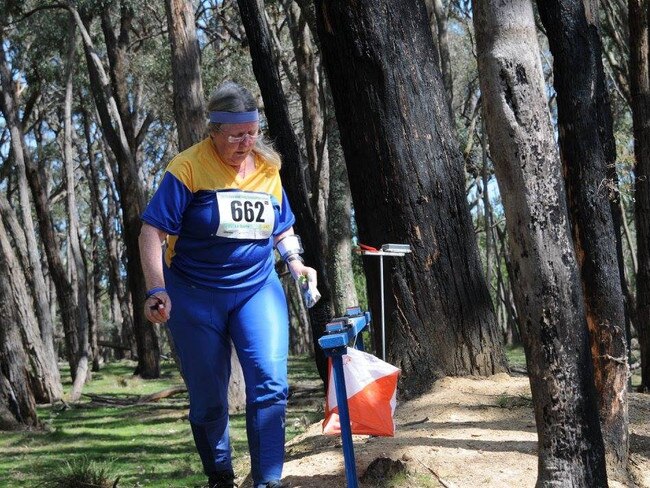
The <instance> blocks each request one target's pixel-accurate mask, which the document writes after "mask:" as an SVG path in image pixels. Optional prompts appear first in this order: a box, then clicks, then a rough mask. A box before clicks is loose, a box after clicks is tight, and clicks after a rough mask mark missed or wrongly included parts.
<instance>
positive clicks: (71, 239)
mask: <svg viewBox="0 0 650 488" xmlns="http://www.w3.org/2000/svg"><path fill="white" fill-rule="evenodd" d="M69 17H70V20H69V22H68V36H69V40H68V53H67V60H66V69H65V83H66V87H65V101H64V105H63V126H64V129H63V132H64V135H63V162H64V166H63V169H64V178H65V187H66V210H67V213H68V226H67V230H68V251H69V257H70V258H71V259H69V260H68V272H69V275H70V287H71V289H72V290H71V291H72V293H73V294H74V297H75V300H74V301H75V309H76V313H77V315H78V318H77V320H76V322H75V325H76V330H75V331H74V333H75V334H76V335H77V345H78V348H79V349H78V350H77V351H75V354H76V355H77V358H76V366H77V369H76V370H75V371H74V374H73V375H72V377H73V378H74V382H73V384H72V389H71V391H70V399H71V400H73V401H74V400H77V399H78V398H79V397H80V396H81V390H82V388H83V385H84V384H85V383H86V381H87V380H88V379H89V376H88V375H89V373H90V368H89V363H90V360H91V358H90V333H89V327H90V324H89V323H88V322H89V317H88V283H87V281H86V265H85V263H84V259H83V257H82V254H81V252H82V251H81V243H80V236H79V213H78V209H77V197H76V191H75V183H76V181H75V177H74V162H73V160H72V91H73V76H74V63H75V58H76V41H75V38H76V36H75V22H74V18H73V16H72V14H69ZM48 242H49V243H50V244H54V243H55V242H56V241H48Z"/></svg>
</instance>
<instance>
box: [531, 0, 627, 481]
mask: <svg viewBox="0 0 650 488" xmlns="http://www.w3.org/2000/svg"><path fill="white" fill-rule="evenodd" d="M538 9H539V12H540V15H541V18H542V22H543V23H544V26H545V28H546V33H547V36H548V41H549V45H550V48H551V52H552V53H553V75H554V77H553V79H554V85H555V91H556V93H557V105H558V130H559V133H560V138H559V139H560V153H561V159H562V165H563V168H564V174H565V180H566V192H567V201H568V207H569V218H570V224H571V229H572V234H573V244H574V247H575V253H576V257H577V261H578V267H579V269H580V274H581V279H582V285H583V290H584V301H585V313H586V317H587V326H588V327H589V336H590V343H591V357H592V361H593V363H594V378H595V382H596V390H597V392H598V398H599V405H598V407H599V414H600V421H601V429H602V432H603V440H604V441H605V452H606V455H607V464H608V467H609V468H610V474H619V475H620V474H623V473H625V469H626V465H627V456H628V445H629V442H628V433H627V423H628V414H627V373H628V366H627V344H626V342H625V308H624V302H623V293H622V291H621V280H620V274H619V266H618V256H617V251H616V235H615V232H614V224H613V219H612V212H611V208H610V201H609V195H610V192H612V193H614V192H615V191H616V188H615V187H614V185H615V183H616V182H615V181H611V180H610V178H609V176H610V175H608V169H607V165H608V161H607V157H606V151H607V147H606V144H607V143H608V141H609V140H611V141H613V135H612V132H611V124H610V125H609V129H610V130H609V137H608V138H607V137H603V135H601V134H600V133H599V132H600V127H599V121H600V120H599V119H600V118H601V110H599V100H598V98H597V97H598V96H599V95H601V93H599V90H598V89H597V87H598V85H599V79H600V80H602V78H603V77H604V74H603V65H602V61H601V47H600V38H599V37H598V32H597V28H596V27H595V26H593V25H589V24H588V23H587V17H586V16H585V7H584V5H583V3H582V1H581V0H544V1H541V2H540V1H538ZM592 31H595V32H594V33H593V34H592ZM594 87H596V89H594ZM606 107H607V110H606V111H605V113H603V114H602V115H603V116H608V114H609V103H608V102H607V103H606ZM610 163H614V161H611V162H610Z"/></svg>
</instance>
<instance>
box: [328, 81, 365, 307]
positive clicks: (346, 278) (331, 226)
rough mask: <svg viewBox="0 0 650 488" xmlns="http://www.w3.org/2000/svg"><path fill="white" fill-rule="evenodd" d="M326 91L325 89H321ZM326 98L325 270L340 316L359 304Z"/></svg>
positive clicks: (335, 134)
mask: <svg viewBox="0 0 650 488" xmlns="http://www.w3.org/2000/svg"><path fill="white" fill-rule="evenodd" d="M325 89H326V90H328V91H329V88H328V87H325ZM327 99H328V104H327V105H328V111H327V112H328V114H330V115H329V120H328V121H327V145H328V148H329V158H330V194H329V204H328V206H327V233H328V236H329V237H328V242H329V245H328V248H327V251H328V254H327V269H328V271H329V280H330V283H331V285H332V304H333V306H334V312H335V313H336V315H338V316H340V315H343V314H344V313H345V309H346V308H347V307H352V306H356V305H359V298H358V297H357V290H356V288H355V286H354V273H353V271H352V269H353V267H352V195H351V193H350V181H349V180H348V173H347V168H346V166H345V159H344V157H343V151H342V149H341V138H340V135H339V128H338V125H337V124H336V117H335V116H334V102H333V101H332V100H331V96H328V97H327Z"/></svg>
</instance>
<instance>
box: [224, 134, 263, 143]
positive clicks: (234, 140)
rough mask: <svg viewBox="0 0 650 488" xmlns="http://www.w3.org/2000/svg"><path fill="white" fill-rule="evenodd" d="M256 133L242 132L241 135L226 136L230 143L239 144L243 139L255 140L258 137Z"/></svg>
mask: <svg viewBox="0 0 650 488" xmlns="http://www.w3.org/2000/svg"><path fill="white" fill-rule="evenodd" d="M259 136H260V135H259V133H258V134H244V135H243V136H237V137H235V136H228V142H229V143H231V144H241V143H242V142H244V140H245V139H250V140H251V141H252V142H255V141H256V140H257V138H258V137H259Z"/></svg>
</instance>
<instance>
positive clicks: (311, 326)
mask: <svg viewBox="0 0 650 488" xmlns="http://www.w3.org/2000/svg"><path fill="white" fill-rule="evenodd" d="M0 8H1V12H0V13H1V15H0V18H1V19H2V20H1V23H2V25H1V30H0V41H1V47H2V49H0V79H1V82H2V98H1V99H0V110H1V112H2V113H1V115H2V118H0V124H1V125H0V129H1V131H0V155H1V158H2V159H1V162H0V164H1V166H0V215H1V217H2V218H1V219H0V264H1V265H2V268H3V272H2V273H1V274H0V307H1V310H2V312H3V313H2V314H1V315H2V320H1V321H0V325H1V327H0V418H1V419H2V428H3V429H15V428H24V427H25V426H27V427H31V428H38V427H39V426H42V422H41V421H40V420H39V417H38V414H37V408H36V405H37V404H49V405H53V404H56V403H57V402H60V401H62V400H65V401H66V402H76V401H78V400H79V399H80V398H81V396H82V393H83V392H84V388H87V385H89V384H90V383H91V382H92V376H93V373H94V372H98V371H100V370H101V369H102V367H103V365H105V364H108V363H110V362H112V361H114V360H120V359H124V358H126V359H132V360H134V361H136V364H137V366H136V368H135V374H137V375H138V376H139V377H140V378H142V379H144V380H148V379H156V378H158V377H160V374H161V357H163V358H165V357H173V350H172V349H173V348H172V346H171V344H170V343H169V339H168V337H167V335H166V333H165V329H164V328H162V327H151V325H150V324H147V323H146V322H145V320H144V317H143V315H142V310H141V306H140V305H141V301H142V297H143V296H144V293H145V287H144V282H143V278H142V275H141V273H140V264H139V254H138V249H137V237H138V233H139V226H140V220H139V216H140V214H141V212H142V210H143V208H144V205H145V204H146V201H147V200H148V198H149V197H150V196H151V194H152V192H153V191H154V190H155V188H156V185H157V183H158V182H159V181H160V178H161V177H162V174H163V172H164V168H165V166H166V164H167V162H168V161H169V160H170V159H171V158H172V157H173V155H174V154H176V153H177V152H178V151H179V150H181V149H183V148H185V147H188V146H189V145H191V144H192V143H195V142H196V141H198V140H199V139H200V138H201V137H202V135H203V132H204V128H205V112H204V107H205V98H206V96H207V95H208V94H209V92H210V91H211V90H212V89H213V88H214V87H216V86H218V85H219V84H220V83H221V82H223V81H224V80H228V79H233V80H236V81H238V82H240V83H242V84H243V85H246V86H249V87H251V88H252V89H253V91H255V93H256V94H258V96H259V104H260V108H262V109H263V110H264V114H265V119H264V123H263V126H264V127H263V128H264V130H265V132H266V133H267V135H268V136H269V137H270V138H271V139H272V140H273V142H274V143H275V145H276V147H277V149H278V150H279V151H280V153H281V154H282V156H283V159H284V165H283V169H282V177H283V181H284V185H285V187H286V189H287V193H288V194H289V197H290V200H291V202H292V205H293V207H294V208H295V211H296V214H297V216H298V224H297V229H298V231H299V233H300V234H301V235H302V237H303V242H304V243H305V249H306V253H305V258H306V260H307V261H308V262H309V263H313V264H314V265H315V266H316V267H317V269H318V271H319V274H320V281H319V287H320V289H321V292H322V294H323V299H322V300H321V302H320V303H319V304H318V305H317V306H316V307H314V308H313V309H311V310H306V309H305V308H304V306H303V304H302V301H301V299H300V293H299V290H298V289H297V288H296V286H295V284H293V283H292V282H291V280H289V279H285V280H284V286H285V290H286V292H287V299H288V306H289V310H290V312H291V352H292V354H295V355H300V354H314V356H315V360H316V364H317V366H318V371H319V373H320V375H321V378H324V377H325V374H326V370H325V361H324V357H323V355H322V353H320V351H319V350H318V348H316V350H315V351H314V347H313V344H314V337H318V336H320V335H321V334H322V333H323V328H324V325H325V324H326V323H327V321H328V320H330V319H331V318H332V317H334V316H336V315H340V314H342V313H343V312H344V311H345V309H346V307H348V306H352V305H357V304H360V305H361V306H362V307H364V308H366V307H368V308H370V309H371V310H372V312H373V316H374V317H379V316H380V307H379V293H378V290H379V287H380V284H379V273H378V267H377V262H376V260H373V259H370V258H362V257H361V255H360V254H359V253H357V252H354V251H355V250H354V249H353V247H354V246H353V243H358V242H363V243H364V244H368V245H371V246H380V245H381V244H384V243H387V242H404V243H408V244H410V245H411V247H412V248H413V254H412V255H410V256H408V257H406V258H405V259H403V260H387V261H386V266H387V271H386V279H385V283H384V285H385V286H386V297H387V300H386V312H387V314H386V317H387V319H386V327H387V340H386V349H387V357H388V359H389V360H390V361H391V362H393V363H395V364H397V365H398V366H399V367H400V368H401V369H402V372H403V376H402V380H401V382H400V395H401V396H402V398H405V399H409V398H414V397H417V396H418V395H421V394H422V393H424V392H426V391H428V389H429V388H430V387H431V386H432V385H433V383H434V381H435V380H436V379H439V378H441V377H443V376H445V375H454V376H458V375H490V374H494V373H499V372H503V371H506V370H507V365H506V361H505V355H504V346H512V345H517V344H523V346H524V348H525V350H526V355H527V363H528V370H529V374H531V386H532V396H533V402H534V407H535V413H536V421H537V429H538V434H539V436H540V440H541V441H542V448H541V449H540V457H541V458H542V459H545V460H547V461H548V466H547V467H546V468H544V466H542V467H540V473H539V476H540V479H541V480H543V481H544V480H546V481H545V482H549V483H551V482H552V480H553V476H557V474H555V475H554V474H553V472H554V471H555V470H557V469H558V466H557V465H555V464H554V463H555V462H556V461H557V459H558V458H563V459H564V458H568V459H571V461H572V462H571V463H568V466H565V465H563V466H562V467H561V468H560V469H559V471H557V472H560V473H562V476H564V478H563V479H564V480H566V479H575V480H578V481H577V483H578V484H580V483H586V485H585V486H596V485H599V486H600V485H601V484H602V481H603V480H604V479H605V474H604V469H605V468H604V466H605V459H607V466H608V469H610V472H611V473H620V472H625V469H626V463H627V454H628V451H627V449H628V444H629V442H628V436H627V406H626V398H625V392H626V391H627V389H628V388H629V385H628V372H629V370H630V368H631V369H641V375H640V380H639V384H638V385H635V386H637V387H638V388H640V389H641V390H646V389H647V388H648V386H649V383H650V369H649V368H650V365H649V364H648V358H647V357H646V356H647V351H649V350H650V349H649V348H648V347H647V341H648V340H649V338H648V335H647V334H645V331H646V330H647V327H648V320H650V313H648V307H650V251H649V249H648V247H649V245H650V240H649V239H648V238H647V237H648V236H649V235H650V218H649V215H650V204H649V203H648V202H650V198H649V196H648V195H650V192H648V190H647V188H646V186H647V185H646V184H645V183H646V182H647V178H648V176H647V172H648V161H647V159H648V158H649V157H650V151H648V146H647V144H648V141H650V138H649V137H648V134H647V130H648V128H647V127H648V125H649V124H648V121H647V118H648V116H649V114H650V112H649V111H648V108H647V104H648V100H649V99H648V94H649V93H650V88H649V87H650V76H649V75H648V46H649V45H650V44H649V42H648V22H647V19H648V5H647V2H644V1H636V0H632V1H630V2H629V4H627V5H626V4H625V3H624V2H620V1H618V0H616V1H603V2H598V1H595V0H591V1H588V0H585V1H584V2H581V1H549V2H540V3H539V6H537V5H535V6H533V5H532V4H531V3H530V2H526V1H507V2H489V1H479V0H477V1H475V2H473V4H472V3H470V2H465V1H443V0H426V1H415V0H412V1H405V2H398V4H397V5H392V4H390V2H373V3H370V4H367V5H365V6H364V8H355V7H354V5H352V4H350V5H348V4H347V2H327V1H317V2H314V3H312V2H308V1H305V0H300V1H289V0H282V1H267V2H260V1H245V0H239V1H238V2H233V1H228V0H225V1H216V0H215V1H200V2H187V1H182V0H166V1H164V2H163V1H160V2H147V3H142V2H133V1H128V0H121V1H118V0H114V1H109V0H107V1H101V2H99V1H89V0H88V1H78V2H67V3H53V2H45V1H27V2H12V1H4V2H2V5H1V7H0ZM495 66H496V67H495ZM504 107H508V108H507V110H504ZM513 121H514V122H513ZM488 135H489V137H488ZM278 269H279V271H280V272H281V273H283V272H284V270H283V269H282V266H281V265H280V264H279V265H278ZM284 275H285V277H286V273H284ZM379 337H380V335H379V334H376V333H375V334H373V341H374V348H375V350H380V348H381V344H380V342H379ZM589 341H591V342H589ZM635 351H636V352H635ZM590 358H591V359H590ZM61 359H63V360H64V361H65V362H66V369H69V373H70V376H71V379H72V383H71V385H70V389H69V391H65V393H64V389H63V383H62V380H61V374H60V370H61V368H60V360H61ZM564 373H566V374H564ZM594 373H595V381H594ZM238 381H239V382H238ZM238 391H239V393H241V380H240V379H239V380H238V378H237V375H235V378H234V381H233V386H232V392H231V400H232V407H233V409H236V408H238V406H239V407H241V403H242V401H243V400H242V398H241V395H239V396H238V394H237V393H238ZM549 405H551V406H553V407H557V408H553V409H549V408H547V407H548V406H549ZM592 407H593V408H592ZM590 412H591V413H590ZM595 412H598V414H599V415H596V414H595ZM568 426H569V427H568ZM572 426H575V429H574V428H573V427H572ZM567 432H568V434H567ZM567 435H568V436H569V437H570V438H571V439H573V440H572V441H571V444H572V445H573V447H572V448H570V449H569V451H570V452H569V453H568V454H567V453H564V452H560V451H562V449H561V448H560V447H558V446H563V445H564V444H565V443H566V442H567V440H566V437H565V436H567ZM576 439H577V440H576ZM584 452H590V453H593V454H590V455H589V456H582V457H583V458H584V459H582V460H579V458H580V457H581V453H583V454H584ZM592 482H595V483H596V484H595V485H594V484H593V483H592Z"/></svg>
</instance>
